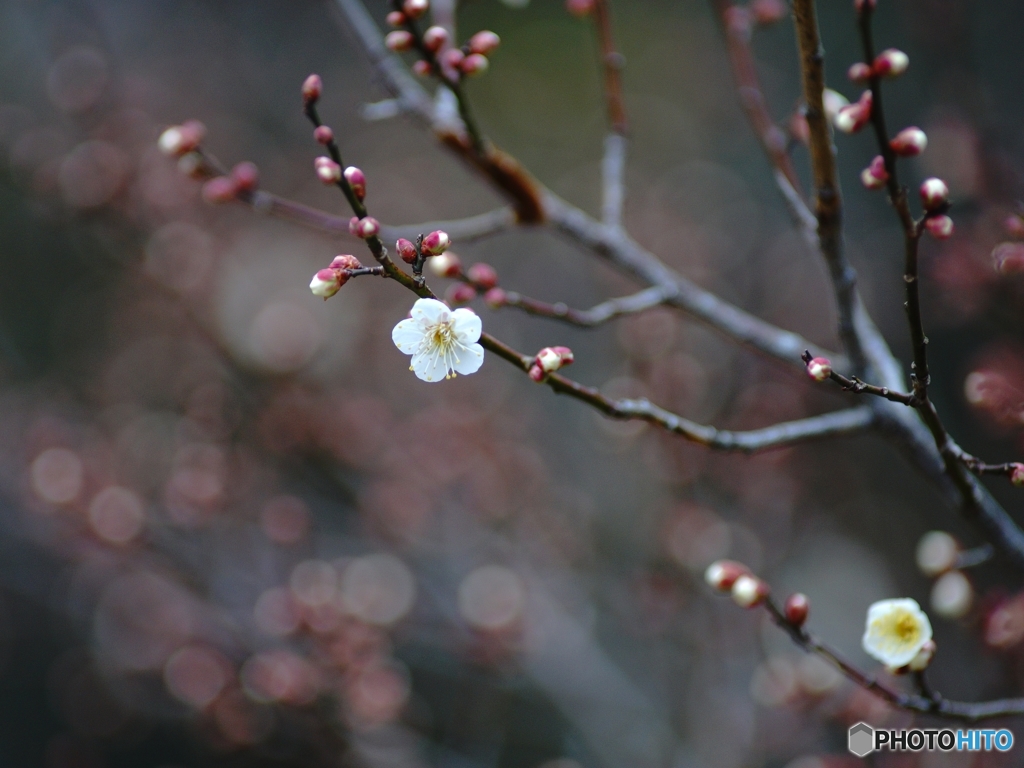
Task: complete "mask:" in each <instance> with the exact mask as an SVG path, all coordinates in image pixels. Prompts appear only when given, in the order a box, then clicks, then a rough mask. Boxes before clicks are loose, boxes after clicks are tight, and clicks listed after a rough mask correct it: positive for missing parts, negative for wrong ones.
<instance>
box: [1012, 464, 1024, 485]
mask: <svg viewBox="0 0 1024 768" xmlns="http://www.w3.org/2000/svg"><path fill="white" fill-rule="evenodd" d="M1010 482H1011V483H1013V484H1014V485H1015V486H1017V487H1018V488H1020V487H1022V486H1024V464H1021V463H1020V462H1014V465H1013V469H1012V470H1011V471H1010Z"/></svg>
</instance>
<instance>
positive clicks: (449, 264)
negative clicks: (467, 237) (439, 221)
mask: <svg viewBox="0 0 1024 768" xmlns="http://www.w3.org/2000/svg"><path fill="white" fill-rule="evenodd" d="M451 244H452V241H451V238H450V237H448V233H447V232H445V231H443V230H440V229H435V230H434V231H433V232H430V233H429V234H426V235H423V236H422V237H421V238H420V239H419V242H418V244H417V243H414V242H412V241H411V240H406V239H405V238H404V237H400V238H398V240H397V241H396V242H395V252H396V253H398V255H399V257H401V259H402V261H404V262H405V263H406V264H411V265H412V267H413V272H415V273H416V274H417V275H418V274H419V273H420V270H421V269H422V267H423V263H424V262H425V261H427V260H428V259H429V262H428V263H429V264H430V269H431V271H432V272H433V273H434V274H435V275H437V276H438V277H458V276H459V275H461V274H462V264H461V263H460V262H459V257H458V256H456V255H455V254H454V253H445V251H447V250H448V248H449V246H450V245H451ZM470 298H472V296H471V297H470ZM465 301H468V299H466V300H464V301H463V303H465Z"/></svg>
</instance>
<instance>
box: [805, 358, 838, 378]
mask: <svg viewBox="0 0 1024 768" xmlns="http://www.w3.org/2000/svg"><path fill="white" fill-rule="evenodd" d="M807 375H808V376H810V377H811V378H812V379H814V380H815V381H828V379H829V377H830V376H832V361H831V360H829V359H828V358H827V357H812V358H811V359H810V360H808V361H807Z"/></svg>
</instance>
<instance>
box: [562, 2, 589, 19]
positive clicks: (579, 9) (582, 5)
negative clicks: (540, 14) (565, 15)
mask: <svg viewBox="0 0 1024 768" xmlns="http://www.w3.org/2000/svg"><path fill="white" fill-rule="evenodd" d="M565 10H567V11H568V12H569V13H571V14H572V15H573V16H575V17H576V18H577V19H582V18H584V17H585V16H589V15H590V14H591V13H592V12H593V10H594V0H565Z"/></svg>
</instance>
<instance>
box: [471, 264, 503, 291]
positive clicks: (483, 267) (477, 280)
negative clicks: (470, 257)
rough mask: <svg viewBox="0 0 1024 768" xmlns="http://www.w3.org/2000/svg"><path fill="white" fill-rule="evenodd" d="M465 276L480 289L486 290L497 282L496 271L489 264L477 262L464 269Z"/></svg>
mask: <svg viewBox="0 0 1024 768" xmlns="http://www.w3.org/2000/svg"><path fill="white" fill-rule="evenodd" d="M466 277H468V278H469V280H470V282H472V283H473V284H474V285H476V287H477V288H479V289H480V290H482V291H487V290H490V289H491V288H493V287H494V286H496V285H497V284H498V273H497V271H495V269H494V267H492V266H491V265H490V264H484V263H483V262H477V263H476V264H474V265H473V266H471V267H470V268H469V269H468V270H466Z"/></svg>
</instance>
